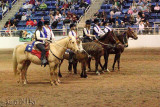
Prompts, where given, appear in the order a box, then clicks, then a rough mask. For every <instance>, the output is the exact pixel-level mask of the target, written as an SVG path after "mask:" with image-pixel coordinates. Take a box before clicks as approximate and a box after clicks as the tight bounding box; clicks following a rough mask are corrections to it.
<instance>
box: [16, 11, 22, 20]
mask: <svg viewBox="0 0 160 107" xmlns="http://www.w3.org/2000/svg"><path fill="white" fill-rule="evenodd" d="M21 17H22V15H21V14H20V12H18V14H17V15H16V16H15V19H16V20H17V21H20V20H21Z"/></svg>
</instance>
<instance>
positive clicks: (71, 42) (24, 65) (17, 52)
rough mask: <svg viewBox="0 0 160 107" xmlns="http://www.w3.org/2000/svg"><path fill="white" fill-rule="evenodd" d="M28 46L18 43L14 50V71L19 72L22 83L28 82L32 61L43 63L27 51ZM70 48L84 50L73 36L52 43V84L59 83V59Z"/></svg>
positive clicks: (50, 56)
mask: <svg viewBox="0 0 160 107" xmlns="http://www.w3.org/2000/svg"><path fill="white" fill-rule="evenodd" d="M26 46H27V44H22V45H18V46H16V48H15V49H14V51H13V71H14V74H15V75H18V74H19V82H20V83H22V84H27V69H28V67H29V66H30V64H31V62H32V63H35V64H37V65H41V60H40V59H39V58H38V57H37V56H35V55H33V54H31V53H30V52H26V51H25V48H26ZM68 48H69V49H71V50H73V51H74V52H79V51H81V50H82V49H79V47H78V45H77V41H76V39H75V38H74V37H72V36H68V37H65V38H63V39H61V40H58V41H56V42H54V43H50V51H49V55H48V64H49V68H50V82H51V85H54V84H55V85H59V82H60V81H59V78H58V72H57V67H58V64H59V63H60V61H59V60H60V59H61V58H62V57H63V55H64V53H65V51H66V49H68Z"/></svg>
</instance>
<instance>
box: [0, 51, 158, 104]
mask: <svg viewBox="0 0 160 107" xmlns="http://www.w3.org/2000/svg"><path fill="white" fill-rule="evenodd" d="M102 62H104V61H103V59H102ZM112 62H113V55H111V56H110V58H109V69H111V65H112ZM67 66H68V64H67V61H65V62H64V63H63V64H62V69H61V70H62V74H63V78H61V81H62V83H61V84H60V85H59V86H51V85H50V83H49V70H48V67H46V68H43V67H40V66H37V65H34V64H32V65H31V66H30V68H29V70H28V82H29V84H27V85H25V86H22V85H19V84H18V83H17V82H16V81H17V79H16V78H15V77H14V75H13V71H12V51H4V50H3V51H2V50H1V51H0V107H1V106H2V107H3V106H11V107H12V106H16V107H29V106H35V107H160V48H159V49H158V48H156V49H132V50H131V49H127V50H125V52H124V53H123V54H122V57H121V71H116V72H111V73H105V74H101V75H100V76H97V75H95V73H94V72H89V73H88V78H87V79H84V78H80V64H79V66H78V75H74V74H68V72H67ZM92 70H94V61H92Z"/></svg>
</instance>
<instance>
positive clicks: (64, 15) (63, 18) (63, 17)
mask: <svg viewBox="0 0 160 107" xmlns="http://www.w3.org/2000/svg"><path fill="white" fill-rule="evenodd" d="M66 17H67V15H66V13H65V12H63V13H62V17H61V20H63V21H64V20H65V19H66Z"/></svg>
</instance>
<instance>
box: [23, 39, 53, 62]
mask: <svg viewBox="0 0 160 107" xmlns="http://www.w3.org/2000/svg"><path fill="white" fill-rule="evenodd" d="M25 44H27V46H26V49H25V51H27V52H30V53H31V54H33V55H35V56H37V57H38V58H39V59H41V51H40V50H39V49H38V48H37V47H36V45H35V41H31V42H27V43H25ZM45 50H46V57H47V58H48V55H49V50H50V43H49V42H46V43H45Z"/></svg>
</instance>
